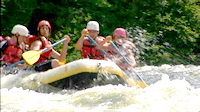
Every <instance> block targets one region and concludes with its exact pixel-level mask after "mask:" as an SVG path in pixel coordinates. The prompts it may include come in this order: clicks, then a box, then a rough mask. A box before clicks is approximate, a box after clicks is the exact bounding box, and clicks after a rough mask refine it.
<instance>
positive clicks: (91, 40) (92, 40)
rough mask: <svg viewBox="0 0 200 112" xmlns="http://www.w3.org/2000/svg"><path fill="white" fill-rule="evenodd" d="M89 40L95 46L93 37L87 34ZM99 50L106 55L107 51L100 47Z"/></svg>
mask: <svg viewBox="0 0 200 112" xmlns="http://www.w3.org/2000/svg"><path fill="white" fill-rule="evenodd" d="M87 37H88V38H89V40H90V42H92V43H93V44H94V45H95V46H97V43H96V42H95V41H94V39H92V38H91V37H90V36H89V35H88V36H87ZM100 51H101V52H102V53H103V54H104V55H107V53H106V52H105V51H104V50H103V49H100Z"/></svg>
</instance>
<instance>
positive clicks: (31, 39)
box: [27, 35, 52, 64]
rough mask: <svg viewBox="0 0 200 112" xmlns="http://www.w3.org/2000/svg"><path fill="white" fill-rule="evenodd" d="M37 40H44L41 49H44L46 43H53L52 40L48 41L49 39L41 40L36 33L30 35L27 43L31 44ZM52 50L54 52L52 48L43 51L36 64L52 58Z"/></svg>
mask: <svg viewBox="0 0 200 112" xmlns="http://www.w3.org/2000/svg"><path fill="white" fill-rule="evenodd" d="M35 40H40V41H41V42H42V47H41V48H40V50H42V49H44V48H45V46H46V45H51V42H50V41H48V40H47V39H45V40H41V39H40V38H39V37H37V36H35V35H31V36H29V37H28V39H27V43H28V44H29V45H30V44H31V43H32V42H34V41H35ZM51 52H52V50H49V51H47V52H44V53H42V54H41V55H40V58H39V60H38V61H37V62H36V63H35V64H37V63H41V62H44V61H46V60H48V59H49V58H50V54H51Z"/></svg>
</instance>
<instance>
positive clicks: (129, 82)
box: [125, 78, 148, 88]
mask: <svg viewBox="0 0 200 112" xmlns="http://www.w3.org/2000/svg"><path fill="white" fill-rule="evenodd" d="M125 81H126V83H128V84H129V85H130V86H136V85H138V86H140V87H141V88H145V87H147V86H148V85H147V84H146V83H145V82H140V81H137V80H135V79H133V78H127V79H125Z"/></svg>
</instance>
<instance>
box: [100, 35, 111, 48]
mask: <svg viewBox="0 0 200 112" xmlns="http://www.w3.org/2000/svg"><path fill="white" fill-rule="evenodd" d="M111 40H112V36H107V37H106V38H105V39H104V40H103V41H102V42H99V43H98V44H97V46H96V47H97V48H98V49H103V50H105V51H107V50H108V46H109V45H110V43H107V42H109V41H111Z"/></svg>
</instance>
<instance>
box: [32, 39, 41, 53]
mask: <svg viewBox="0 0 200 112" xmlns="http://www.w3.org/2000/svg"><path fill="white" fill-rule="evenodd" d="M41 47H42V42H41V41H39V40H36V41H34V42H33V43H32V44H31V47H30V50H36V51H39V50H40V49H41Z"/></svg>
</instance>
